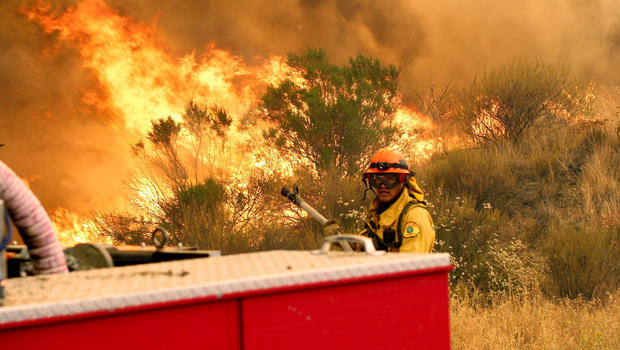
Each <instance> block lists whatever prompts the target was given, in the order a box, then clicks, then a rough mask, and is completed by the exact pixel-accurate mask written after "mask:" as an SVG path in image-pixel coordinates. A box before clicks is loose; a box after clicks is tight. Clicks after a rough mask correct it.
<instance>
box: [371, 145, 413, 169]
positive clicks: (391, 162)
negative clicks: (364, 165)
mask: <svg viewBox="0 0 620 350" xmlns="http://www.w3.org/2000/svg"><path fill="white" fill-rule="evenodd" d="M380 173H396V174H409V173H410V172H409V166H408V165H407V160H406V159H405V157H403V155H402V154H400V152H398V151H397V150H395V149H391V148H382V149H380V150H378V151H377V153H375V155H374V156H372V159H370V164H369V165H368V169H367V170H366V171H365V172H364V175H366V174H380Z"/></svg>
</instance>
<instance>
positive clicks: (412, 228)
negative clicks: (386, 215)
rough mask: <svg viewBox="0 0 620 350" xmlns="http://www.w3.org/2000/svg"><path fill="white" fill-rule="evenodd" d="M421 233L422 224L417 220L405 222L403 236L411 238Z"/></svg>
mask: <svg viewBox="0 0 620 350" xmlns="http://www.w3.org/2000/svg"><path fill="white" fill-rule="evenodd" d="M418 233H420V226H418V224H417V223H416V222H415V221H408V222H407V223H405V226H404V230H403V237H405V238H411V237H415V236H417V235H418Z"/></svg>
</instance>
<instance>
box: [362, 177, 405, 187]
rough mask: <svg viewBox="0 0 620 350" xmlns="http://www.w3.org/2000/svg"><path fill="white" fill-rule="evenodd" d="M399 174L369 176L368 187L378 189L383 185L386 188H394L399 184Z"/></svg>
mask: <svg viewBox="0 0 620 350" xmlns="http://www.w3.org/2000/svg"><path fill="white" fill-rule="evenodd" d="M400 178H401V176H399V174H369V175H368V181H369V182H370V186H372V187H374V188H380V187H381V185H385V187H387V188H394V187H396V186H397V185H398V184H399V183H400Z"/></svg>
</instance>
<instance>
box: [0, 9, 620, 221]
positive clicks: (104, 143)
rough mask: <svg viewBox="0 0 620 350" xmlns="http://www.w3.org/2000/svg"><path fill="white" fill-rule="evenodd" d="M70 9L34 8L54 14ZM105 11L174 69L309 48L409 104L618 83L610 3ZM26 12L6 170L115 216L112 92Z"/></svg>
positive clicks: (2, 95) (11, 12) (8, 118)
mask: <svg viewBox="0 0 620 350" xmlns="http://www.w3.org/2000/svg"><path fill="white" fill-rule="evenodd" d="M77 2H78V1H77V0H75V1H69V0H67V1H47V2H46V1H42V3H45V4H50V5H51V6H52V7H53V8H55V9H57V10H58V11H62V10H63V9H65V8H68V7H70V6H71V5H73V4H75V3H77ZM107 3H108V4H109V5H110V6H111V7H113V8H115V9H117V10H118V11H120V13H121V14H122V15H123V16H128V17H132V18H135V19H136V20H138V21H142V22H146V23H153V22H155V23H156V26H157V28H158V32H157V35H158V36H159V40H160V42H161V43H162V44H163V45H165V46H166V47H167V49H168V50H169V52H170V53H171V54H172V55H173V56H175V57H182V56H184V55H186V54H188V53H191V52H197V53H200V52H201V51H202V50H203V49H204V47H205V45H206V44H207V43H211V42H213V43H215V45H216V46H217V47H219V48H223V49H227V50H231V51H232V52H233V53H234V54H236V55H240V56H242V57H244V58H245V59H246V60H247V61H248V62H252V61H253V60H257V61H258V60H260V58H261V57H263V58H264V57H267V56H269V55H272V54H276V55H283V54H285V53H287V52H297V53H300V52H303V51H304V50H305V49H306V48H307V47H318V48H322V49H324V50H325V51H326V52H327V54H328V56H329V57H330V59H331V60H332V61H334V62H336V63H339V64H342V63H345V62H346V60H347V59H348V58H349V57H351V56H354V55H356V54H360V53H361V54H364V55H369V56H373V57H376V58H378V59H380V60H381V61H382V62H383V63H385V64H394V65H396V66H399V67H400V68H401V69H402V74H401V78H402V83H403V86H404V88H405V89H404V91H405V93H407V92H408V91H409V89H412V88H417V87H420V86H423V85H425V84H426V83H428V82H430V81H435V82H438V83H440V84H442V83H448V82H458V81H468V80H470V79H471V78H472V77H473V76H474V75H475V74H476V73H478V72H480V71H482V70H484V69H485V68H490V67H495V66H497V65H500V64H505V63H507V62H510V61H511V60H513V59H515V58H520V57H537V58H541V59H544V60H549V61H558V60H560V61H563V62H567V63H570V64H571V65H572V66H573V67H574V68H575V70H576V71H577V72H578V73H581V74H582V75H583V76H584V77H586V78H595V79H597V80H598V81H599V82H603V83H606V84H614V85H618V84H620V69H618V68H619V67H620V6H619V5H618V3H617V0H587V1H586V0H548V1H539V0H476V1H467V2H464V1H460V0H443V1H430V0H427V1H407V0H387V1H381V2H379V1H361V0H331V1H329V0H317V1H312V0H282V1H266V0H262V1H252V2H247V1H215V0H206V1H188V0H169V1H155V0H107ZM27 4H28V3H24V2H23V1H18V0H4V1H3V2H2V3H1V4H0V79H1V81H2V82H3V84H2V86H0V106H1V109H0V143H4V144H6V146H4V147H2V148H0V158H1V159H2V160H3V161H5V162H6V163H7V164H9V166H11V167H12V168H13V169H14V170H15V171H17V172H18V173H19V174H20V175H21V176H23V177H25V178H27V179H29V180H30V183H31V186H32V188H33V190H34V191H35V193H36V194H37V195H38V196H39V197H40V198H41V199H42V201H43V203H44V204H45V205H46V206H48V207H55V206H64V207H69V208H71V209H74V210H81V211H86V210H88V209H97V210H103V209H110V208H114V207H118V205H119V199H122V197H123V195H124V193H125V191H126V186H125V184H124V179H126V178H127V176H128V174H129V172H130V168H131V167H130V166H129V165H128V164H130V159H131V155H130V154H129V147H128V144H129V143H130V142H132V141H134V138H135V135H132V134H131V133H129V132H128V131H127V130H125V129H124V127H125V126H124V125H125V124H124V123H123V122H122V121H121V120H119V117H118V116H117V115H115V113H114V112H113V111H111V110H107V109H106V108H105V105H103V104H99V103H98V102H97V101H105V94H106V90H105V88H104V87H102V86H100V82H99V81H97V78H96V77H95V75H94V74H93V73H92V72H90V71H89V70H88V69H87V68H85V67H84V66H83V64H82V62H81V58H80V56H79V53H78V52H77V51H76V49H75V48H74V47H72V46H71V44H70V43H67V42H63V41H61V40H59V38H58V36H57V35H56V34H46V33H44V32H43V31H42V29H41V28H40V27H39V25H38V24H36V23H34V22H31V21H28V19H27V18H26V17H25V16H23V15H21V14H19V13H18V8H20V7H21V6H24V5H27ZM86 91H89V95H86V96H85V92H86ZM93 91H97V94H95V95H93V94H92V92H93Z"/></svg>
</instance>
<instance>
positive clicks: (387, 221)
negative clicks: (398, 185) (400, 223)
mask: <svg viewBox="0 0 620 350" xmlns="http://www.w3.org/2000/svg"><path fill="white" fill-rule="evenodd" d="M411 200H413V198H411V197H410V196H409V191H407V189H406V188H404V189H403V191H402V192H401V193H400V196H399V197H398V199H397V200H396V202H394V203H392V205H390V207H389V208H387V209H386V210H385V211H384V212H383V213H381V214H380V215H379V225H381V226H392V225H393V224H394V223H395V222H396V220H397V219H398V217H399V216H400V212H401V211H402V210H403V208H404V207H405V204H407V203H408V202H409V201H411ZM379 204H381V202H379V199H378V198H375V199H373V201H372V203H370V207H369V208H368V212H369V214H370V216H371V217H372V218H375V217H376V216H377V209H378V208H379Z"/></svg>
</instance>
